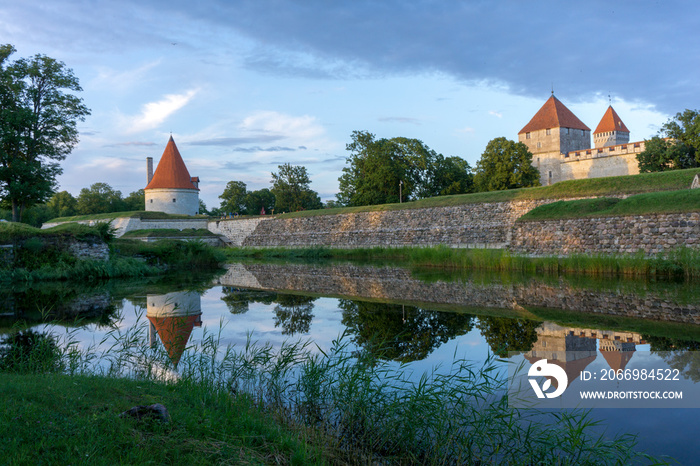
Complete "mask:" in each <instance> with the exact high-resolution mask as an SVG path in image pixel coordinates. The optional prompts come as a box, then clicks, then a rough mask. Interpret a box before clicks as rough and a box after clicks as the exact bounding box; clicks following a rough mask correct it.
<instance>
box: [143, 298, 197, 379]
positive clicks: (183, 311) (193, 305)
mask: <svg viewBox="0 0 700 466" xmlns="http://www.w3.org/2000/svg"><path fill="white" fill-rule="evenodd" d="M146 306H147V307H146V317H147V318H148V320H149V322H150V325H149V329H148V342H149V344H150V345H151V347H155V345H156V334H158V336H159V337H160V341H161V342H162V343H163V346H164V347H165V350H166V351H167V352H168V356H170V360H171V361H172V362H173V364H174V365H176V366H177V363H178V362H180V358H181V357H182V353H184V351H185V348H186V347H187V342H188V340H189V339H190V334H191V333H192V329H193V328H194V327H201V326H202V304H201V298H200V296H199V294H198V293H196V292H194V291H178V292H174V293H167V294H160V295H152V294H149V295H148V296H147V304H146Z"/></svg>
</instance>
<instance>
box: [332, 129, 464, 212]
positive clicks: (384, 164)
mask: <svg viewBox="0 0 700 466" xmlns="http://www.w3.org/2000/svg"><path fill="white" fill-rule="evenodd" d="M351 137H352V142H351V143H349V144H347V146H346V148H347V150H348V151H350V155H349V156H348V158H347V164H348V166H347V167H345V168H343V174H342V175H341V176H340V178H339V179H338V181H339V193H338V194H337V196H336V197H337V199H338V202H339V203H340V204H341V205H346V206H359V205H374V204H386V203H395V202H400V201H405V200H414V199H422V198H426V197H432V196H439V195H442V194H460V193H465V192H469V191H470V190H471V173H470V172H471V169H470V167H469V164H468V163H467V162H466V161H464V160H462V159H460V158H459V157H448V158H445V157H444V156H443V155H442V154H438V153H436V152H435V151H434V150H432V149H430V148H429V147H428V146H426V145H425V144H424V143H423V142H422V141H420V140H418V139H410V138H404V137H397V138H392V139H384V138H382V139H376V138H375V136H374V135H373V134H371V133H369V132H367V131H354V132H353V133H352V136H351Z"/></svg>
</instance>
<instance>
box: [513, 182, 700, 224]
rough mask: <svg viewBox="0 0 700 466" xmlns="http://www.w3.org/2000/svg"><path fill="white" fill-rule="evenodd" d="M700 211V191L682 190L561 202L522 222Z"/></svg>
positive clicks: (531, 212) (529, 216) (527, 217)
mask: <svg viewBox="0 0 700 466" xmlns="http://www.w3.org/2000/svg"><path fill="white" fill-rule="evenodd" d="M698 211H700V189H685V190H681V191H667V192H658V193H646V194H637V195H635V196H630V197H628V198H626V199H616V198H606V197H602V198H597V199H580V200H575V201H557V202H553V203H551V204H546V205H542V206H539V207H536V208H535V209H533V210H531V211H530V212H528V213H527V214H525V215H523V216H522V217H520V219H518V221H530V220H532V221H534V220H558V219H567V218H590V217H615V216H625V215H645V214H669V213H679V212H698Z"/></svg>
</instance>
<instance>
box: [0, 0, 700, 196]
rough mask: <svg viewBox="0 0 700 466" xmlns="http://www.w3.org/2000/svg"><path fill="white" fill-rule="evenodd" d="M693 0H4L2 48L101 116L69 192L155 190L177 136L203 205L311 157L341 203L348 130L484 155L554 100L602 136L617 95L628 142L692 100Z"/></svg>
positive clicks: (311, 168) (81, 148) (90, 127)
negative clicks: (71, 79) (74, 84)
mask: <svg viewBox="0 0 700 466" xmlns="http://www.w3.org/2000/svg"><path fill="white" fill-rule="evenodd" d="M699 5H700V4H697V3H695V2H682V1H664V2H645V1H634V2H632V1H630V2H625V1H617V2H609V1H600V2H598V1H590V2H575V3H574V2H561V1H528V2H523V1H500V2H496V1H468V2H466V1H465V2H460V1H410V2H409V1H405V0H401V1H399V0H396V1H369V0H353V1H327V0H305V1H301V0H299V1H291V0H290V1H284V0H277V1H266V0H249V1H225V0H199V1H198V2H193V1H191V0H187V1H183V0H170V1H167V2H166V1H148V0H141V1H132V0H121V1H118V2H117V1H87V0H84V1H65V0H52V1H51V2H48V1H45V0H43V1H35V0H22V1H21V2H20V1H9V0H4V1H2V2H0V43H10V44H13V45H14V46H15V47H16V48H17V53H16V54H15V56H14V58H19V57H29V56H31V55H34V54H37V53H41V54H45V55H48V56H50V57H53V58H56V59H59V60H61V61H63V62H64V63H66V65H67V66H68V67H70V68H72V69H73V71H74V72H75V74H76V76H77V77H78V78H79V79H80V83H81V85H82V87H83V92H82V93H80V95H81V97H82V98H83V99H84V101H85V103H86V105H87V106H88V107H89V108H90V109H91V110H92V115H91V116H89V117H88V118H87V120H86V121H85V122H84V123H81V124H80V133H81V136H80V143H79V145H78V146H77V147H76V148H75V150H74V151H73V153H72V154H71V155H69V157H68V158H67V159H66V161H65V162H64V163H63V167H64V174H63V175H62V176H61V177H60V178H59V183H60V188H59V189H61V190H63V189H65V190H67V191H69V192H71V193H73V194H74V195H77V194H78V192H79V191H80V189H81V188H83V187H87V186H89V185H90V184H92V183H95V182H98V181H102V182H107V183H109V184H110V185H111V186H113V187H114V188H115V189H119V190H121V191H122V193H123V194H124V195H126V194H128V193H129V192H131V191H134V190H137V189H139V188H143V187H144V186H145V184H146V171H145V167H146V163H145V158H146V157H148V156H151V157H154V159H155V160H156V162H157V161H158V159H159V158H160V156H161V154H162V152H163V149H164V148H165V144H166V143H167V140H168V137H169V135H170V133H172V134H173V137H174V138H175V141H176V143H177V145H178V147H179V149H180V153H181V154H182V156H183V158H184V159H185V162H186V164H187V166H188V168H189V170H190V174H191V175H192V176H199V177H200V178H201V180H202V181H201V183H200V188H201V194H200V195H201V197H202V199H203V200H204V201H205V202H206V204H207V206H208V207H210V208H211V207H214V206H218V204H219V199H218V195H219V194H220V193H221V192H222V191H223V189H224V186H225V184H226V182H228V181H230V180H240V181H243V182H245V183H246V184H247V185H248V189H251V190H253V189H260V188H264V187H269V186H270V172H271V171H276V170H277V165H279V164H282V163H286V162H288V163H291V164H293V165H304V166H306V168H307V170H308V172H309V174H310V175H311V179H312V183H311V187H312V188H313V189H314V190H316V191H318V192H319V194H320V195H321V198H322V199H324V200H327V199H333V198H334V196H335V193H336V192H337V187H338V177H339V176H340V175H341V170H342V168H343V167H344V166H345V158H346V156H347V151H346V150H345V145H346V144H347V143H348V142H350V135H351V133H352V131H354V130H366V131H370V132H372V133H374V134H376V135H377V136H378V137H387V138H390V137H396V136H405V137H411V138H418V139H421V140H422V141H423V142H424V143H425V144H427V145H428V146H430V147H431V148H432V149H434V150H435V151H437V152H439V153H442V154H443V155H445V156H452V155H456V156H460V157H462V158H464V159H466V160H467V161H468V162H469V163H470V164H471V165H472V166H474V165H475V164H476V161H477V160H478V159H479V157H480V155H481V153H482V152H483V149H484V147H485V146H486V143H487V142H488V141H489V140H491V139H493V138H495V137H500V136H505V137H507V138H509V139H514V140H517V132H518V131H519V130H520V129H521V128H522V127H523V126H525V124H526V123H527V122H528V121H529V120H530V118H531V117H532V116H533V115H534V114H535V112H536V111H537V110H538V109H539V108H540V107H541V106H542V104H543V103H544V102H545V101H546V99H547V98H548V97H549V95H550V93H551V90H552V87H553V88H554V92H555V95H556V96H557V97H558V98H559V99H560V100H561V101H562V102H563V103H564V104H565V105H567V106H568V107H569V109H571V110H572V111H573V112H574V113H575V114H576V115H577V116H578V117H579V118H580V119H581V120H582V121H583V122H584V123H586V124H587V125H588V126H589V127H591V129H595V126H596V125H597V124H598V122H599V120H600V118H601V117H602V116H603V113H604V112H605V109H606V108H607V105H608V96H609V95H610V96H611V98H612V104H613V106H614V107H615V109H616V111H617V113H618V114H619V115H620V117H621V118H622V120H623V121H624V122H625V124H626V125H627V126H628V128H629V129H630V131H631V138H632V140H634V141H637V140H643V139H645V138H649V137H651V136H653V135H654V134H656V132H657V131H658V128H659V126H660V125H661V124H663V123H664V122H665V121H667V120H668V119H669V118H670V117H671V116H672V115H674V114H675V113H677V112H680V111H682V110H684V109H686V108H691V109H695V108H698V107H699V106H698V104H697V100H698V96H699V95H700V80H698V79H697V76H698V71H699V70H698V68H699V67H700V56H699V55H700V34H699V33H698V28H697V18H698V17H700V11H699V10H700V6H699Z"/></svg>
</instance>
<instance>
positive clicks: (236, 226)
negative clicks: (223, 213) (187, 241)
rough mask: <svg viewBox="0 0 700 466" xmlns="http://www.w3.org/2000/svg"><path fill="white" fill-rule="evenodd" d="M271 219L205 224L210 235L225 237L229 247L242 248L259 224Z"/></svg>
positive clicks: (232, 220)
mask: <svg viewBox="0 0 700 466" xmlns="http://www.w3.org/2000/svg"><path fill="white" fill-rule="evenodd" d="M271 219H273V217H258V218H241V219H227V220H213V221H210V222H209V223H208V224H207V228H208V229H209V231H211V232H212V233H215V234H217V235H221V236H223V237H225V238H226V239H227V240H228V241H227V242H228V243H229V244H230V245H231V246H243V242H244V241H245V240H246V238H248V236H250V235H251V234H252V233H253V231H255V229H256V228H257V226H258V224H259V223H260V222H262V221H264V220H271Z"/></svg>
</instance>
